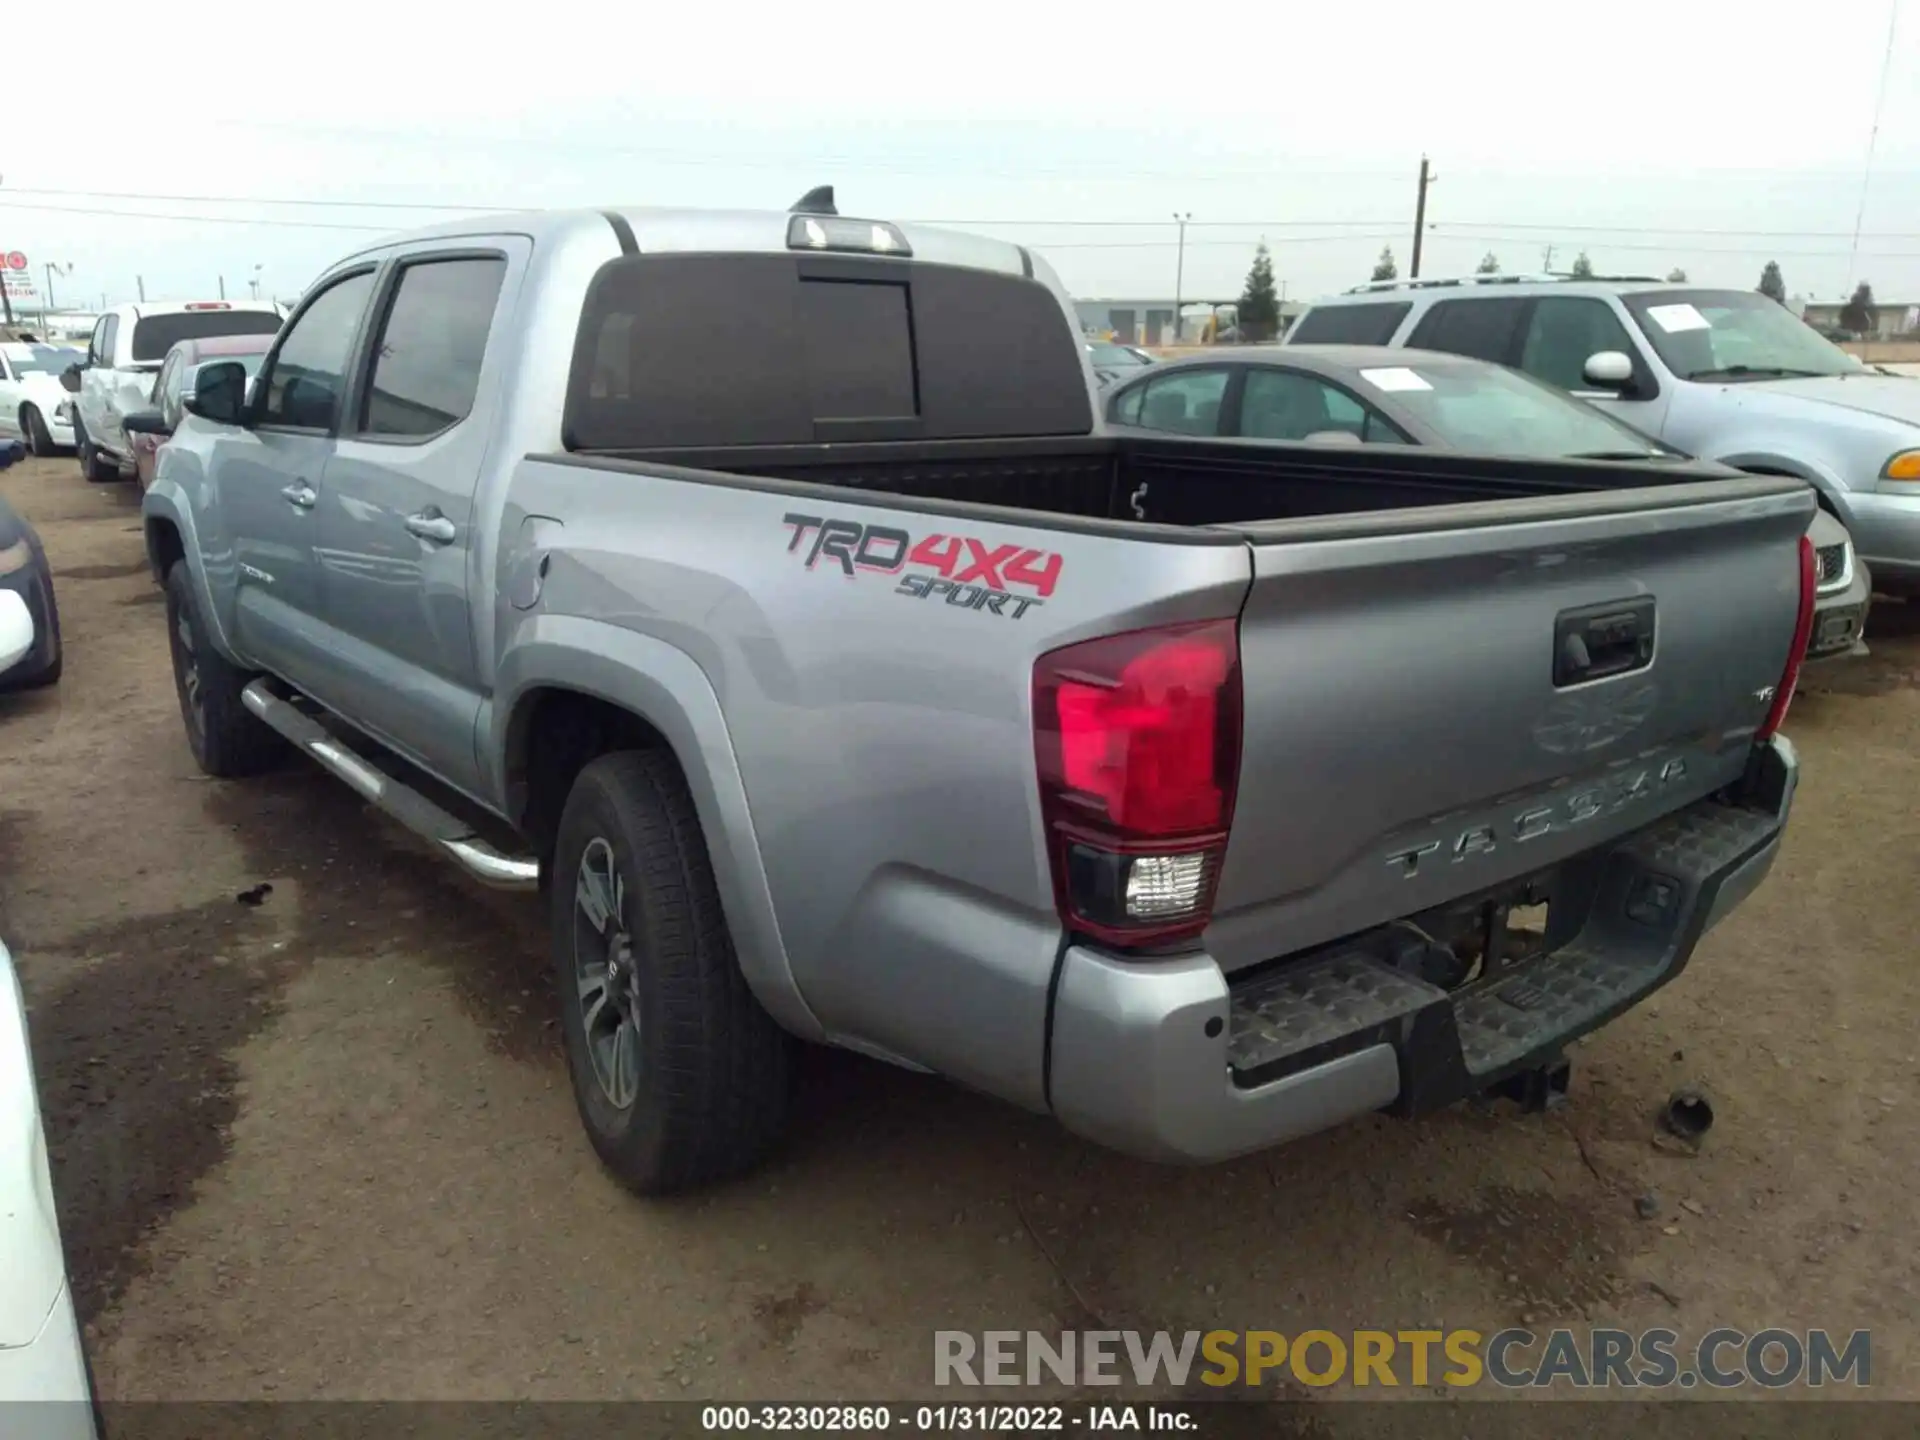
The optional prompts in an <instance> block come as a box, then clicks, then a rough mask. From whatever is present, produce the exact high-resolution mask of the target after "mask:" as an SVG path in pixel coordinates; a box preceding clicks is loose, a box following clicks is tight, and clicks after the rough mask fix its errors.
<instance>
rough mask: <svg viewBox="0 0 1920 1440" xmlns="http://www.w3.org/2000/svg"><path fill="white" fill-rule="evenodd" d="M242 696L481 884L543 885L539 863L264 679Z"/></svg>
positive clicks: (505, 887)
mask: <svg viewBox="0 0 1920 1440" xmlns="http://www.w3.org/2000/svg"><path fill="white" fill-rule="evenodd" d="M240 698H241V699H242V700H244V701H245V702H246V706H247V709H249V710H251V711H252V712H253V713H254V714H255V715H257V716H259V717H260V719H261V720H263V721H264V722H265V723H267V724H268V725H271V726H272V727H273V728H274V729H275V730H277V731H279V732H280V734H282V735H284V736H285V737H286V738H287V739H288V740H290V741H291V742H292V743H293V744H294V745H296V746H298V747H299V748H300V749H301V750H303V751H305V752H306V753H307V754H308V755H309V756H311V757H312V758H313V759H315V760H317V761H319V762H320V764H321V765H322V766H324V767H325V768H326V769H328V770H330V771H332V772H333V774H334V775H335V776H336V777H337V778H339V779H340V780H343V781H345V782H346V784H347V786H348V787H349V788H350V789H352V790H353V792H354V793H355V794H357V795H358V796H360V798H361V799H363V800H365V801H366V802H367V803H368V804H369V805H373V806H375V807H377V808H378V809H380V810H383V811H385V812H386V813H387V814H388V815H391V816H392V817H393V818H394V819H395V820H398V821H399V822H400V823H401V824H402V825H404V826H406V827H407V828H408V829H409V830H411V831H413V832H414V833H415V834H416V835H419V836H421V837H422V838H424V839H427V840H430V841H432V842H433V843H434V844H435V845H437V846H439V847H440V849H441V850H443V851H444V852H445V853H446V855H447V857H448V858H449V859H450V860H452V861H453V862H454V863H455V864H457V865H459V867H460V868H461V869H462V870H465V871H466V872H467V873H468V874H469V875H471V876H473V878H474V879H476V880H478V881H479V882H480V883H481V884H483V885H489V886H492V887H493V888H494V889H496V890H532V889H535V888H537V887H538V886H539V884H540V862H539V861H537V860H533V859H529V858H527V857H525V856H520V855H507V854H503V853H502V852H501V851H499V850H498V849H496V848H495V847H494V846H493V845H491V844H489V843H488V842H487V841H485V840H483V839H481V838H480V836H478V835H476V834H475V833H474V830H473V827H472V826H471V825H469V824H467V823H466V822H465V821H463V820H460V819H458V818H456V817H455V816H453V815H450V814H448V813H447V812H446V811H445V810H442V809H441V808H440V807H439V806H438V805H436V804H434V803H433V802H432V801H431V800H429V799H427V797H426V796H424V795H422V794H421V793H420V792H419V791H418V790H415V789H413V788H412V787H411V786H408V785H402V784H401V783H400V782H399V781H398V780H396V779H394V778H393V777H392V776H391V775H388V774H386V773H385V772H384V771H381V770H379V769H377V768H376V767H375V766H373V765H372V764H370V763H369V762H368V761H366V760H363V759H361V758H360V757H359V756H358V755H356V754H354V753H353V752H352V751H351V750H349V749H348V748H347V747H346V746H345V745H342V744H341V743H340V742H339V741H338V740H336V739H335V738H334V737H333V736H331V735H329V734H328V733H327V732H326V731H325V730H323V729H322V728H321V727H320V725H319V724H318V723H317V722H315V721H314V720H313V719H312V717H310V716H308V715H305V714H303V713H301V711H300V710H298V709H296V708H295V707H294V706H293V705H292V704H290V703H289V702H288V701H285V700H283V699H281V698H280V697H279V696H278V695H275V694H274V693H273V692H272V691H271V690H269V689H268V688H267V682H266V681H265V680H255V681H253V682H252V683H250V684H249V685H248V686H247V688H246V689H244V690H242V691H241V692H240Z"/></svg>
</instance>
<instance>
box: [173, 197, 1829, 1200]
mask: <svg viewBox="0 0 1920 1440" xmlns="http://www.w3.org/2000/svg"><path fill="white" fill-rule="evenodd" d="M1094 389H1095V387H1094V383H1093V379H1092V375H1091V373H1090V371H1089V369H1088V366H1087V362H1086V358H1085V355H1084V352H1083V347H1082V345H1081V342H1080V338H1079V335H1078V331H1077V326H1076V324H1075V321H1074V315H1073V310H1072V306H1071V304H1070V302H1069V301H1068V299H1067V297H1066V295H1065V293H1064V291H1063V290H1062V288H1061V287H1060V285H1059V283H1058V282H1057V280H1056V279H1055V278H1054V277H1053V275H1052V273H1051V272H1050V271H1049V270H1048V268H1047V267H1046V265H1045V264H1044V263H1043V262H1042V261H1040V260H1039V259H1037V258H1036V257H1035V256H1033V255H1031V254H1029V253H1028V252H1027V251H1026V250H1024V249H1022V248H1020V247H1017V246H1015V245H1012V244H1008V243H1003V242H999V241H995V240H989V239H983V238H979V237H975V236H969V235H964V234H957V233H951V232H946V231H941V230H936V229H921V228H913V227H905V226H899V225H894V224H890V223H887V222H884V221H869V220H854V219H851V218H848V217H843V216H841V215H839V214H837V213H835V211H834V208H833V206H832V204H831V200H830V199H829V198H823V197H822V196H820V195H819V194H818V193H816V194H815V195H814V196H812V197H810V198H809V200H808V201H807V202H803V205H802V207H800V208H798V209H797V210H796V211H795V212H741V213H721V214H702V213H686V212H672V211H646V210H616V211H608V212H604V213H602V212H591V211H588V212H575V213H566V214H513V215H505V216H498V217H491V218H482V219H475V220H470V221H463V222H457V223H452V224H447V225H444V226H441V227H439V228H437V229H432V230H427V231H422V232H419V233H416V234H413V235H410V236H408V237H405V238H402V239H396V240H388V241H384V242H381V243H379V244H377V245H374V246H371V247H369V248H367V249H364V250H360V251H357V252H356V253H354V254H352V255H350V256H348V257H347V258H345V259H343V260H342V261H340V263H339V264H337V265H336V266H334V267H333V268H332V269H330V270H329V271H328V272H327V273H326V274H325V275H324V276H323V277H322V278H321V279H320V280H319V281H318V282H316V283H315V284H314V286H313V287H312V289H311V290H310V291H309V292H308V294H307V295H306V296H305V297H304V299H303V300H302V301H301V303H300V305H299V307H298V308H297V309H296V310H295V312H294V313H293V315H292V317H291V319H290V320H289V321H288V323H287V325H286V327H285V328H284V329H283V330H282V331H281V333H280V335H279V336H278V338H277V339H276V341H275V344H274V349H273V350H272V352H271V353H270V354H269V355H268V356H267V358H266V360H265V362H264V363H263V364H262V365H261V367H260V369H259V372H258V374H257V376H256V377H255V379H254V380H253V381H252V382H251V383H250V384H249V383H247V382H246V380H245V377H244V374H243V371H242V368H241V367H240V366H239V365H237V364H235V365H230V366H224V367H223V366H222V365H220V364H218V363H216V364H212V365H209V366H207V367H205V368H203V369H202V371H201V372H200V374H199V379H198V384H197V389H196V391H195V393H194V395H193V396H192V398H191V401H190V403H189V404H188V406H187V409H188V411H189V415H188V418H187V419H186V420H185V422H184V423H183V424H182V425H181V426H180V428H179V430H178V431H177V432H176V433H175V435H174V437H173V439H172V442H171V443H170V444H169V445H168V446H167V447H166V448H165V449H164V450H163V451H162V452H161V460H160V464H159V467H158V471H157V473H156V476H155V479H154V483H153V485H152V487H151V489H149V491H148V492H147V495H146V498H145V501H144V509H145V523H146V534H147V545H148V550H149V554H150V556H151V558H152V564H153V568H154V570H155V573H156V574H157V575H158V576H160V577H162V578H163V580H164V583H165V586H166V598H167V607H168V615H169V618H170V622H171V623H170V634H171V636H172V646H173V658H174V665H175V672H176V675H177V677H178V688H179V694H180V703H181V711H182V715H183V717H184V719H185V724H186V730H187V736H188V740H189V742H190V744H191V746H192V749H193V753H194V755H195V757H196V758H197V759H198V761H199V763H200V765H201V766H202V768H204V769H205V770H206V771H207V772H208V773H210V774H212V775H216V776H239V775H244V774H247V773H249V772H252V771H256V770H259V769H261V768H263V767H265V766H267V765H269V764H271V763H273V762H274V760H275V758H276V756H277V754H278V753H279V752H281V751H284V750H285V749H286V747H287V744H288V743H289V742H291V744H292V745H293V746H294V747H296V748H298V749H300V750H304V751H305V752H306V753H307V754H308V755H310V756H311V757H313V758H314V759H315V760H317V761H319V762H320V763H321V764H322V765H324V766H326V767H327V768H328V769H329V770H331V771H332V772H334V773H335V774H336V775H338V776H339V777H340V778H341V779H342V780H344V781H345V782H346V783H347V784H349V785H351V786H352V787H354V789H356V790H357V791H358V792H359V793H360V794H361V795H363V796H365V797H366V798H367V799H368V800H369V801H370V802H372V803H374V804H375V805H377V806H379V807H380V808H382V809H384V810H385V811H387V812H388V813H389V814H390V815H391V816H393V817H394V818H396V819H398V820H399V821H401V822H402V823H404V824H405V825H407V826H409V827H410V828H412V829H413V830H415V831H417V832H418V833H419V834H421V835H423V836H425V837H426V838H427V839H428V840H429V841H430V842H432V843H433V844H435V845H436V846H438V847H439V848H440V849H441V850H442V851H443V852H444V853H445V854H446V855H447V856H448V857H449V858H450V859H452V860H454V861H456V862H457V863H459V864H460V865H462V866H464V867H465V868H466V869H467V870H468V871H470V872H471V873H472V874H473V875H475V876H476V877H478V878H479V879H480V880H482V881H485V882H488V883H492V884H496V885H501V886H508V887H525V888H535V887H539V888H541V889H542V890H544V892H545V893H546V896H547V901H546V903H547V904H548V906H549V907H550V914H551V933H552V963H553V966H554V973H555V985H556V992H557V1000H558V1003H559V1006H560V1009H561V1013H562V1016H563V1022H564V1025H563V1028H564V1033H565V1037H566V1047H567V1054H568V1060H569V1066H570V1070H571V1074H572V1081H573V1086H574V1092H575V1097H576V1100H577V1102H578V1108H579V1111H580V1115H581V1118H582V1120H583V1122H584V1124H585V1127H586V1129H587V1131H588V1133H589V1135H590V1137H591V1139H592V1142H593V1144H594V1146H595V1148H596V1150H597V1151H598V1152H599V1154H600V1156H601V1157H602V1158H603V1160H604V1161H605V1162H606V1163H607V1165H608V1166H609V1167H610V1168H611V1169H612V1170H613V1171H614V1172H615V1173H616V1174H617V1175H618V1176H620V1177H621V1178H622V1179H623V1180H624V1181H625V1182H626V1183H627V1184H629V1185H631V1186H633V1187H634V1188H635V1189H638V1190H641V1191H655V1190H663V1189H669V1188H673V1187H679V1186H686V1185H691V1184H696V1183H699V1182H702V1181H707V1180H711V1179H714V1178H716V1177H719V1176H722V1175H725V1174H727V1173H729V1172H734V1171H738V1170H741V1169H744V1168H745V1167H747V1166H749V1165H751V1164H752V1163H754V1161H755V1160H756V1159H758V1158H759V1157H760V1156H761V1155H762V1154H764V1153H765V1152H766V1150H767V1148H768V1147H769V1146H770V1144H771V1143H772V1142H773V1141H774V1139H775V1138H776V1136H777V1135H778V1133H779V1131H780V1129H781V1126H782V1121H783V1114H784V1109H785V1104H786V1095H787V1078H788V1066H789V1063H790V1050H791V1044H792V1041H793V1040H794V1039H795V1038H796V1037H797V1038H799V1039H802V1040H808V1041H822V1042H829V1043H833V1044H837V1045H842V1046H846V1047H849V1048H851V1049H855V1050H858V1051H862V1052H865V1053H867V1054H870V1055H874V1056H878V1057H881V1058H884V1059H886V1060H889V1061H892V1062H894V1063H897V1064H900V1065H904V1066H908V1067H911V1068H915V1069H921V1070H928V1071H933V1072H937V1073H939V1074H942V1075H945V1076H948V1077H951V1078H952V1079H954V1080H957V1081H959V1082H962V1083H964V1084H966V1085H969V1086H972V1087H975V1088H977V1089H980V1090H983V1091H986V1092H989V1093H991V1094H993V1095H997V1096H1000V1097H1002V1098H1004V1099H1006V1100H1008V1101H1011V1102H1013V1103H1014V1104H1017V1105H1021V1106H1024V1107H1027V1108H1029V1109H1031V1110H1035V1111H1040V1112H1048V1113H1051V1114H1053V1115H1055V1116H1057V1117H1058V1118H1059V1119H1060V1120H1061V1121H1062V1122H1063V1123H1064V1124H1065V1125H1067V1126H1068V1127H1070V1128H1071V1129H1073V1130H1075V1131H1077V1132H1079V1133H1081V1134H1083V1135H1086V1136H1090V1137H1093V1138H1094V1139H1097V1140H1099V1141H1101V1142H1104V1143H1107V1144H1109V1145H1112V1146H1115V1147H1119V1148H1121V1149H1124V1150H1128V1151H1131V1152H1134V1153H1137V1154H1141V1155H1146V1156H1151V1157H1158V1158H1163V1159H1179V1160H1212V1159H1219V1158H1223V1157H1227V1156H1231V1155H1235V1154H1240V1153H1244V1152H1247V1151H1251V1150H1255V1149H1258V1148H1260V1147H1263V1146H1269V1145H1273V1144H1275V1143H1277V1142H1280V1141H1284V1140H1287V1139H1289V1138H1292V1137H1296V1136H1299V1135H1303V1134H1306V1133H1308V1132H1310V1131H1314V1130H1318V1129H1321V1128H1323V1127H1326V1126H1329V1125H1332V1124H1335V1123H1336V1122H1339V1121H1341V1120H1343V1119H1345V1118H1347V1117H1349V1116H1354V1115H1359V1114H1362V1113H1365V1112H1368V1111H1374V1110H1379V1109H1391V1110H1394V1111H1397V1112H1402V1113H1408V1114H1417V1113H1421V1112H1425V1111H1429V1110H1431V1109H1433V1108H1435V1107H1438V1106H1443V1105H1446V1104H1449V1103H1451V1102H1453V1101H1455V1100H1458V1099H1460V1098H1462V1097H1465V1096H1468V1095H1471V1094H1475V1093H1479V1092H1482V1091H1485V1090H1488V1089H1490V1088H1493V1087H1495V1086H1505V1087H1509V1088H1513V1087H1519V1088H1522V1089H1525V1090H1527V1091H1529V1092H1532V1093H1535V1094H1538V1093H1540V1091H1541V1087H1542V1086H1546V1087H1548V1088H1551V1087H1552V1086H1553V1085H1554V1084H1556V1083H1558V1082H1557V1080H1556V1077H1563V1076H1564V1073H1565V1072H1564V1056H1563V1046H1564V1045H1565V1044H1566V1042H1567V1041H1568V1040H1569V1039H1571V1038H1572V1037H1575V1036H1577V1035H1580V1034H1582V1033H1584V1032H1586V1031H1588V1030H1591V1029H1593V1028H1594V1027H1596V1026H1598V1025H1600V1024H1602V1023H1603V1022H1605V1021H1606V1020H1608V1019H1610V1018H1611V1017H1612V1016H1614V1015H1616V1014H1618V1013H1619V1012H1620V1011H1622V1010H1623V1009H1625V1008H1626V1007H1627V1006H1629V1005H1631V1004H1633V1003H1634V1002H1635V1001H1637V1000H1639V999H1640V998H1642V997H1643V996H1645V995H1646V994H1648V993H1649V992H1651V991H1652V990H1654V989H1656V988H1657V987H1659V986H1660V985H1662V984H1664V983H1666V982H1667V981H1669V980H1671V979H1672V978H1673V977H1674V976H1675V975H1676V974H1678V973H1679V971H1680V970H1681V968H1682V967H1683V966H1684V965H1685V964H1686V963H1687V960H1688V958H1689V956H1690V955H1691V954H1692V952H1693V950H1694V947H1695V945H1696V943H1697V942H1698V940H1699V938H1700V936H1701V934H1702V933H1703V932H1704V931H1705V930H1706V929H1707V927H1708V926H1709V925H1711V924H1713V923H1714V922H1715V921H1717V920H1718V919H1719V918H1720V917H1721V916H1723V915H1725V914H1726V913H1727V912H1728V911H1729V910H1730V909H1731V908H1732V907H1734V906H1735V905H1737V904H1739V903H1740V901H1741V900H1742V899H1743V898H1744V897H1745V896H1746V895H1747V894H1748V893H1749V892H1750V891H1752V889H1753V888H1754V887H1755V886H1756V885H1757V884H1758V883H1759V882H1760V880H1761V879H1762V877H1763V876H1764V875H1765V873H1766V871H1767V869H1768V867H1769V866H1770V865H1771V864H1772V862H1773V858H1774V854H1775V850H1776V847H1777V845H1778V842H1779V837H1780V833H1781V827H1782V825H1783V824H1784V822H1785V819H1786V815H1787V811H1788V808H1789V805H1790V803H1791V801H1792V797H1793V791H1794V784H1795V779H1796V775H1797V767H1796V763H1795V760H1794V754H1793V750H1792V748H1791V746H1790V745H1789V744H1788V743H1787V741H1786V740H1785V739H1784V738H1782V737H1781V736H1780V735H1779V733H1778V728H1779V725H1780V722H1781V718H1782V716H1783V714H1784V712H1785V709H1786V705H1787V702H1788V700H1789V699H1790V697H1791V695H1792V691H1793V684H1794V679H1795V676H1796V671H1797V667H1798V665H1799V661H1800V657H1801V654H1802V652H1803V650H1804V648H1805V645H1806V640H1807V630H1808V626H1809V624H1810V616H1811V612H1812V602H1813V596H1814V590H1815V576H1814V571H1813V556H1812V552H1811V548H1810V547H1809V546H1808V545H1807V544H1805V543H1804V542H1803V537H1804V535H1805V533H1806V530H1807V522H1808V518H1809V516H1810V515H1811V514H1812V511H1813V507H1814V496H1813V493H1812V491H1811V490H1809V489H1808V488H1807V486H1806V485H1805V484H1803V483H1802V482H1800V481H1798V480H1794V479H1790V478H1784V477H1776V476H1747V477H1738V478H1724V477H1719V478H1716V477H1715V476H1712V475H1706V474H1702V473H1698V472H1694V471H1690V470H1689V469H1688V468H1687V467H1686V466H1678V467H1675V466H1665V467H1659V468H1652V467H1649V468H1647V469H1645V470H1639V469H1636V468H1634V467H1631V466H1623V465H1619V464H1604V463H1602V464H1596V463H1573V462H1551V461H1545V462H1543V461H1526V462H1521V461H1498V460H1487V459H1481V458H1476V457H1470V456H1461V455H1445V454H1440V453H1434V452H1426V451H1419V450H1407V451H1405V452H1404V453H1399V454H1391V453H1386V452H1384V451H1365V450H1359V449H1355V450H1352V451H1343V452H1330V451H1328V450H1326V449H1315V448H1311V447H1305V446H1284V445H1278V446H1276V445H1257V446H1255V445H1247V444H1243V443H1240V442H1235V441H1231V440H1222V441H1209V440H1193V439H1185V438H1165V439H1160V438H1154V437H1146V436H1137V437H1122V436H1117V435H1111V434H1107V433H1104V432H1103V431H1102V430H1101V429H1100V428H1099V426H1098V423H1097V421H1096V419H1095V415H1094V398H1093V397H1094ZM396 757H398V760H400V761H404V762H408V763H407V764H405V765H402V764H398V763H396ZM422 773H424V775H425V776H427V777H430V779H421V778H419V776H420V775H421V774H422ZM402 774H405V775H407V776H411V777H414V778H413V779H410V780H408V781H407V782H405V783H403V782H402V781H401V779H399V778H398V777H399V776H400V775H402Z"/></svg>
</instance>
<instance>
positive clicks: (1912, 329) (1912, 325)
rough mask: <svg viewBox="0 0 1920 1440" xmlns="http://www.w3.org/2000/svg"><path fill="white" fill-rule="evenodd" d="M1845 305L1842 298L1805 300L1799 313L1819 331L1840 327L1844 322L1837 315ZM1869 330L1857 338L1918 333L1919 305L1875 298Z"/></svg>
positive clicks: (1884, 337)
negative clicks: (1872, 319)
mask: <svg viewBox="0 0 1920 1440" xmlns="http://www.w3.org/2000/svg"><path fill="white" fill-rule="evenodd" d="M1846 308H1847V302H1846V301H1845V300H1809V301H1807V302H1806V305H1805V307H1804V308H1803V309H1802V310H1801V312H1800V318H1801V319H1802V320H1804V321H1806V322H1807V324H1809V325H1811V326H1812V327H1813V328H1814V329H1816V330H1819V331H1823V332H1824V331H1828V330H1843V329H1845V328H1846V322H1845V321H1843V320H1842V319H1841V318H1840V312H1841V311H1842V310H1844V309H1846ZM1873 318H1874V326H1873V329H1872V330H1870V331H1868V332H1867V333H1866V334H1865V335H1862V336H1861V337H1860V338H1861V339H1863V340H1898V339H1900V338H1902V337H1903V336H1908V335H1920V305H1916V304H1913V303H1912V302H1909V301H1887V300H1876V301H1874V303H1873Z"/></svg>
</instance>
